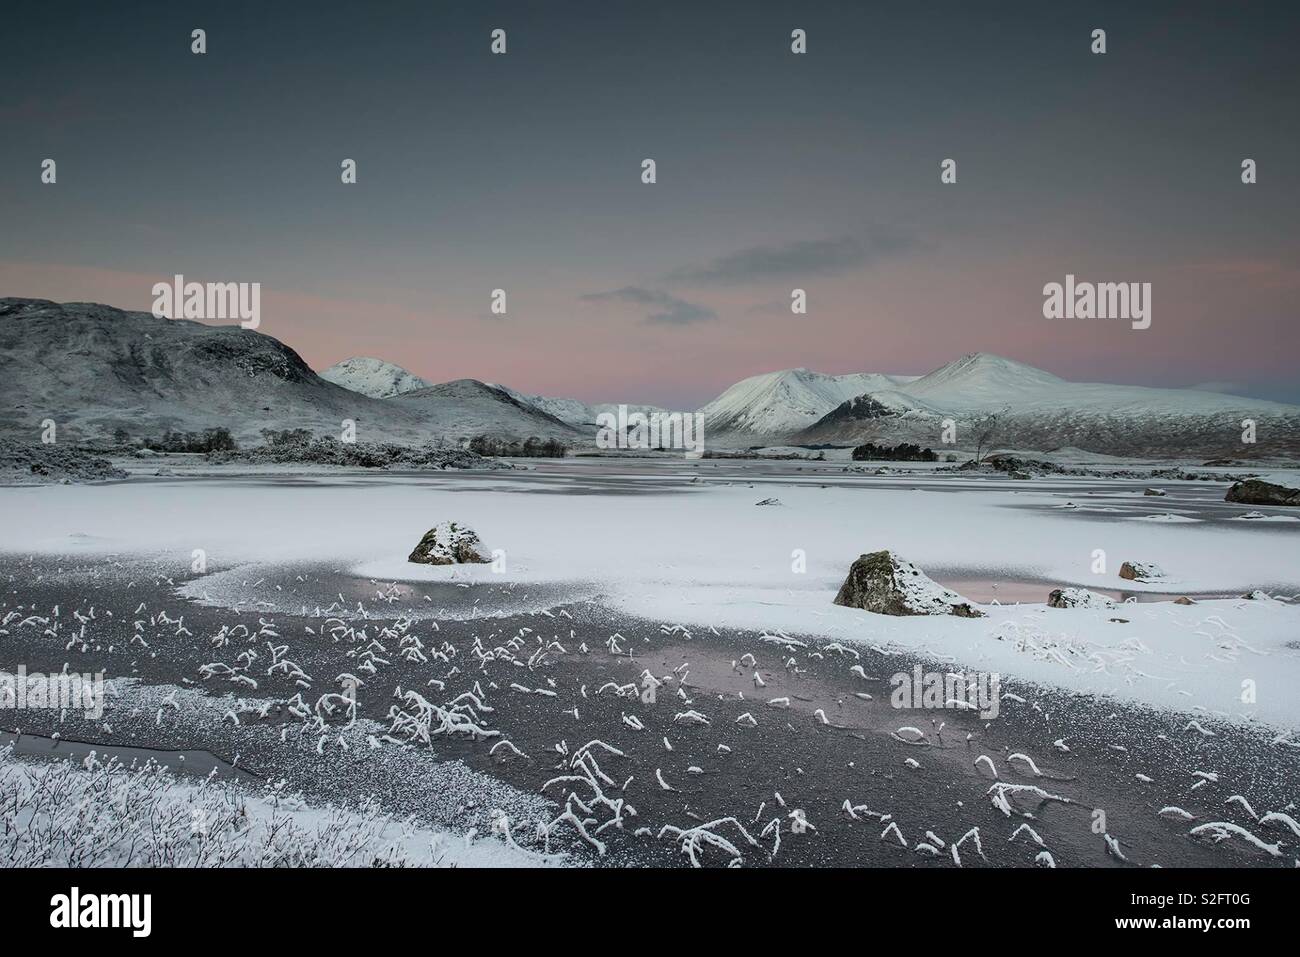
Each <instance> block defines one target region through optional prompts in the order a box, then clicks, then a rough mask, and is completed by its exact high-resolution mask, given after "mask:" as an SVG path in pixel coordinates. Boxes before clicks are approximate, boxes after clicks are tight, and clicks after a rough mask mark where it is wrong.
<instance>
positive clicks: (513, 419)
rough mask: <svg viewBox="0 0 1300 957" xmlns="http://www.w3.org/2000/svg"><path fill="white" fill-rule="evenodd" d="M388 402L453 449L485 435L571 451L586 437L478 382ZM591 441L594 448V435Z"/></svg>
mask: <svg viewBox="0 0 1300 957" xmlns="http://www.w3.org/2000/svg"><path fill="white" fill-rule="evenodd" d="M385 401H386V403H387V404H388V405H390V406H391V407H393V408H394V409H400V410H402V412H404V413H411V414H414V415H416V416H418V417H419V418H420V420H421V421H422V422H423V423H424V426H425V428H426V429H427V430H428V431H429V432H430V433H431V434H432V436H433V437H434V438H435V439H438V440H441V441H444V442H448V443H452V442H460V441H462V440H464V439H468V438H473V437H474V436H480V435H481V436H488V437H490V438H494V439H502V440H507V441H509V440H526V439H530V438H537V439H555V440H557V441H559V442H563V443H564V444H566V445H573V444H579V443H581V442H582V441H583V433H582V431H580V430H579V429H577V428H575V427H574V426H572V425H570V424H569V423H567V422H564V421H563V420H561V419H558V418H556V417H555V416H553V415H551V414H550V413H548V412H543V411H542V410H541V409H538V408H536V407H534V406H532V405H530V404H528V403H527V402H521V401H520V400H518V399H516V398H515V397H514V396H512V395H511V394H510V393H508V392H507V391H506V390H504V389H502V388H500V387H499V386H494V385H488V384H487V383H486V382H480V381H478V380H477V379H456V380H454V381H452V382H441V383H439V384H437V385H431V386H428V387H427V388H424V389H415V390H413V391H410V392H403V393H402V394H401V395H397V396H394V397H393V398H391V399H387V400H385ZM588 439H589V440H590V442H591V443H593V444H594V442H595V433H594V431H593V432H592V433H591V434H590V435H589V436H588Z"/></svg>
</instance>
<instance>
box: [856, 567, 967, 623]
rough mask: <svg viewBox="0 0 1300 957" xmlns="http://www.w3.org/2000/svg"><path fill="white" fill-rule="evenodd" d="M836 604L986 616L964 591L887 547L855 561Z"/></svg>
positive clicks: (895, 612) (889, 612)
mask: <svg viewBox="0 0 1300 957" xmlns="http://www.w3.org/2000/svg"><path fill="white" fill-rule="evenodd" d="M835 604H837V605H844V606H846V607H849V608H861V609H864V610H865V611H873V612H875V613H876V614H878V615H956V616H958V617H959V618H983V617H984V613H983V612H981V611H978V610H977V609H976V608H974V607H973V606H972V605H971V603H970V602H968V601H967V600H966V599H964V598H962V597H961V595H958V594H957V593H956V592H955V591H951V590H949V589H947V588H944V587H943V586H942V585H940V584H939V583H938V582H936V581H933V580H932V579H931V578H929V577H928V576H926V574H925V573H924V572H922V571H921V570H920V569H919V568H917V567H916V566H915V565H913V564H912V563H911V562H909V561H906V560H904V559H902V558H899V557H898V556H896V555H894V554H893V553H891V552H889V551H888V550H885V551H879V552H871V553H870V554H867V555H862V556H860V557H859V558H858V560H857V561H855V562H854V563H853V565H852V566H851V567H850V568H849V574H848V577H847V578H845V579H844V584H843V585H841V586H840V590H839V594H837V595H836V596H835Z"/></svg>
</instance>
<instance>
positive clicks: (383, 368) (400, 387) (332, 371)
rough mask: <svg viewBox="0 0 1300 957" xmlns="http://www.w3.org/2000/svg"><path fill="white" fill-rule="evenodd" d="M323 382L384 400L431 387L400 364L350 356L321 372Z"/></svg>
mask: <svg viewBox="0 0 1300 957" xmlns="http://www.w3.org/2000/svg"><path fill="white" fill-rule="evenodd" d="M320 377H321V378H322V379H324V380H325V381H326V382H333V383H334V384H335V385H341V386H343V388H345V389H351V390H352V391H353V392H360V393H361V394H362V395H368V396H370V398H372V399H387V398H389V397H390V396H394V395H401V394H402V393H403V392H412V391H414V390H415V389H427V388H428V387H429V386H431V385H433V383H432V382H429V381H428V380H427V379H421V378H420V377H419V376H418V375H415V373H413V372H407V371H406V370H405V369H403V368H402V367H401V366H399V365H395V364H394V363H392V362H385V361H384V360H383V359H372V358H370V357H369V356H353V357H352V358H351V359H344V360H343V361H342V362H336V363H335V364H334V365H332V366H330V367H329V368H328V369H325V370H324V371H323V372H321V373H320Z"/></svg>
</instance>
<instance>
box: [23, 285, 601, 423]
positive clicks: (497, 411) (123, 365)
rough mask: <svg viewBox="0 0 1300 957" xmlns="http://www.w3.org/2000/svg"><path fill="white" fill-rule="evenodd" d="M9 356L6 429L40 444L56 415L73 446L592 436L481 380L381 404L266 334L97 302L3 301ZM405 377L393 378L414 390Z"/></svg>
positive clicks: (404, 395)
mask: <svg viewBox="0 0 1300 957" xmlns="http://www.w3.org/2000/svg"><path fill="white" fill-rule="evenodd" d="M0 356H3V357H4V364H3V374H0V432H5V433H9V434H17V435H22V436H25V437H27V438H28V439H35V438H37V437H38V436H39V435H40V434H41V430H42V423H43V422H44V421H45V420H47V419H52V420H54V422H55V424H56V425H57V428H58V437H59V439H60V440H61V441H62V440H64V439H65V438H66V439H70V440H72V441H80V440H85V439H96V440H104V439H108V438H110V437H112V435H113V434H114V433H115V432H116V431H118V430H122V431H124V432H125V433H126V434H127V436H129V438H130V439H132V440H136V441H138V440H140V439H145V438H157V437H160V436H161V435H162V434H163V433H164V432H167V431H169V430H170V431H177V432H199V431H202V430H204V429H209V428H225V429H228V430H230V432H231V433H232V434H233V435H234V436H235V438H236V440H237V441H239V442H240V444H241V445H255V444H258V443H260V442H261V440H262V437H261V434H260V433H261V432H262V430H263V429H268V428H270V429H288V428H306V429H309V430H311V431H312V432H314V433H316V434H318V435H333V436H338V435H340V434H341V430H342V424H343V422H344V420H350V421H352V422H354V423H356V435H357V438H358V439H359V440H360V441H365V442H374V441H391V442H403V443H413V444H423V443H426V442H431V441H439V440H458V439H467V438H474V437H475V436H478V435H487V436H491V437H497V438H507V439H519V440H524V439H527V438H529V437H532V436H536V437H538V438H552V439H556V440H558V441H561V442H564V443H565V444H578V443H580V442H582V440H583V436H582V433H580V432H578V431H577V430H575V429H573V428H572V427H570V426H568V425H566V424H565V423H563V422H560V421H559V420H557V419H555V418H553V417H552V416H549V415H546V414H545V413H543V412H540V411H538V410H537V409H535V408H533V407H532V406H528V405H525V404H522V403H519V402H517V401H516V400H514V399H512V398H511V397H510V396H508V395H506V394H505V393H504V392H502V391H501V390H499V389H493V388H490V387H489V386H486V385H484V384H483V383H481V382H474V381H473V380H460V381H457V382H448V383H443V384H441V385H435V386H426V387H424V388H421V389H417V390H415V391H412V392H405V393H402V394H401V395H400V396H398V397H394V398H387V399H376V398H371V397H370V396H368V395H364V394H362V393H361V392H358V391H354V390H352V389H348V388H344V387H343V386H340V385H336V384H335V383H333V382H329V381H327V380H325V379H324V378H322V377H321V376H318V375H317V374H316V373H315V372H313V371H312V370H311V369H310V368H309V367H308V366H307V364H306V363H305V362H304V361H303V360H302V357H301V356H299V355H298V353H296V352H294V350H292V349H291V348H289V347H288V346H286V345H285V344H283V343H282V342H279V341H278V340H276V339H274V338H272V337H271V336H268V335H264V334H263V333H260V332H255V331H253V330H250V329H242V328H240V327H239V326H238V325H226V326H215V325H213V326H210V325H206V324H204V323H200V322H191V321H188V320H173V319H159V318H157V317H155V316H153V315H151V314H149V313H147V312H128V311H125V310H121V309H114V308H113V307H111V306H104V305H99V304H97V303H77V302H72V303H54V302H49V301H47V300H43V299H0ZM382 365H384V366H386V365H387V363H384V364H382ZM375 368H376V369H379V368H381V367H380V366H375ZM392 368H394V369H397V372H398V373H403V370H401V369H400V368H398V367H395V366H394V367H392ZM383 374H385V375H387V374H388V373H383ZM404 376H405V374H403V375H395V376H391V377H390V378H389V379H388V380H387V381H392V382H405V381H406V379H405V377H404ZM412 378H414V377H412Z"/></svg>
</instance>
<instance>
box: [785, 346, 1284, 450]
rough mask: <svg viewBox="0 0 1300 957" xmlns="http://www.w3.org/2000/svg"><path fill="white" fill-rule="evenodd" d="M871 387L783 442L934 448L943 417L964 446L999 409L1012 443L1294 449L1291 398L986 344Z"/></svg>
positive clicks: (1003, 438)
mask: <svg viewBox="0 0 1300 957" xmlns="http://www.w3.org/2000/svg"><path fill="white" fill-rule="evenodd" d="M877 395H880V396H881V397H882V398H883V397H884V394H877V393H870V394H868V395H867V396H865V397H863V399H860V400H858V401H857V403H856V404H850V405H849V406H847V407H841V408H838V409H836V410H835V411H834V412H832V413H830V414H828V415H827V416H824V417H823V418H822V419H821V420H819V421H818V422H816V423H814V424H813V425H811V426H809V427H808V428H806V429H803V430H801V431H799V432H798V433H796V434H795V435H793V436H791V437H790V441H792V442H796V443H800V444H818V443H835V444H857V443H860V442H865V441H875V442H882V441H884V442H899V441H908V442H917V443H920V444H922V445H930V446H934V447H938V444H939V443H940V442H941V441H942V439H941V433H942V422H943V420H944V419H947V418H950V419H952V420H953V421H954V422H955V423H956V425H957V436H958V438H957V445H958V446H961V447H967V446H968V444H969V439H970V438H971V435H972V428H971V427H972V426H973V425H974V424H975V423H976V420H979V419H981V418H983V417H986V416H988V415H997V416H999V424H998V426H997V429H996V431H995V433H994V441H995V442H997V443H998V444H1001V445H1007V446H1014V447H1017V448H1037V449H1052V448H1059V447H1061V446H1076V447H1078V448H1083V449H1088V450H1090V451H1094V452H1108V453H1111V454H1127V455H1134V454H1141V455H1152V454H1153V455H1161V454H1175V453H1187V454H1204V455H1213V456H1224V457H1233V456H1242V455H1246V454H1257V453H1262V454H1274V455H1293V454H1296V453H1297V452H1300V407H1297V406H1292V405H1285V404H1283V403H1280V402H1270V401H1267V400H1263V399H1249V398H1245V397H1242V396H1235V395H1228V394H1225V393H1220V392H1204V391H1197V390H1193V389H1158V388H1149V387H1146V386H1127V385H1113V384H1108V383H1092V382H1069V381H1067V380H1065V379H1061V378H1059V377H1057V376H1054V375H1052V374H1051V373H1049V372H1045V371H1043V370H1042V369H1036V368H1034V367H1033V366H1029V365H1025V364H1024V363H1021V362H1016V361H1014V360H1012V359H1005V358H1003V357H1001V356H993V355H988V354H986V353H975V354H972V355H968V356H963V357H962V358H960V359H957V360H955V361H954V362H950V363H948V364H947V365H945V366H942V367H941V368H939V369H936V370H935V371H934V372H931V373H930V374H928V375H925V376H922V377H921V378H919V379H917V380H915V381H913V382H910V383H907V384H905V385H901V386H899V387H898V388H897V389H896V390H894V392H893V393H892V397H893V398H892V400H891V401H889V402H876V401H874V400H875V399H876V397H877ZM867 400H871V401H867ZM877 406H892V408H877ZM1246 420H1250V421H1253V422H1255V423H1256V438H1257V441H1256V443H1255V444H1254V447H1252V446H1250V445H1248V444H1246V443H1243V442H1242V441H1241V435H1242V432H1243V430H1244V428H1245V426H1244V425H1243V422H1245V421H1246Z"/></svg>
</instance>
